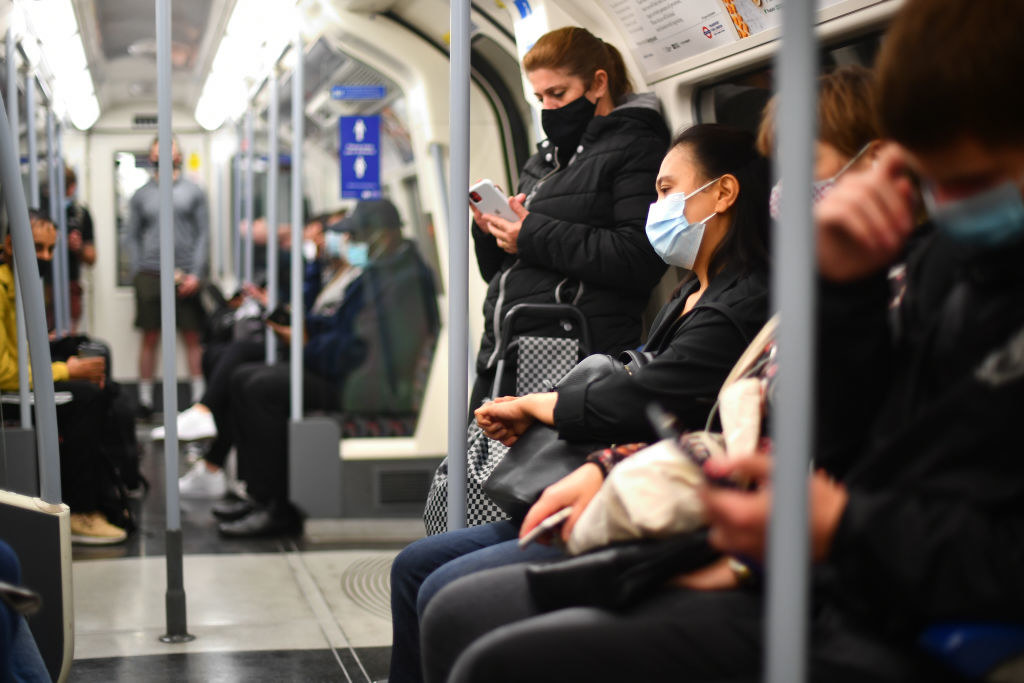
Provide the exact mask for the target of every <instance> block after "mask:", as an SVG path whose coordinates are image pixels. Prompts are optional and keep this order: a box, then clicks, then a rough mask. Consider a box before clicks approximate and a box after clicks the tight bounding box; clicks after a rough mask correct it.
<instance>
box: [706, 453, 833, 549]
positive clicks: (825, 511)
mask: <svg viewBox="0 0 1024 683" xmlns="http://www.w3.org/2000/svg"><path fill="white" fill-rule="evenodd" d="M704 470H705V472H707V474H708V475H709V476H713V477H732V478H736V479H745V480H748V481H751V482H753V483H755V484H756V485H757V488H756V489H755V490H753V491H739V490H735V489H730V488H725V487H716V486H706V487H704V488H702V489H701V498H702V500H703V501H704V505H705V509H706V511H707V517H708V522H709V524H710V526H711V528H710V534H709V536H708V540H709V541H710V543H711V545H713V546H714V547H716V548H718V549H719V550H721V551H723V552H726V553H729V554H731V555H742V556H744V557H750V558H753V559H756V560H758V561H763V560H764V557H765V548H766V546H767V538H768V519H769V515H770V512H771V500H772V493H771V483H770V480H771V472H772V459H771V457H769V456H768V455H767V454H765V453H759V454H757V455H752V456H749V457H744V458H737V459H730V460H718V459H713V460H709V461H708V462H706V463H705V465H704ZM809 486H810V491H809V495H810V519H809V525H810V533H811V558H812V560H814V561H815V562H819V561H821V560H823V559H825V558H826V557H827V556H828V552H829V549H830V548H831V545H832V539H833V538H834V537H835V533H836V528H837V527H838V526H839V520H840V518H841V517H842V515H843V510H845V509H846V501H847V500H848V498H849V494H848V493H847V492H846V488H845V487H844V486H843V485H842V484H840V483H838V482H836V481H835V480H833V479H832V478H831V477H829V476H828V475H826V474H825V473H824V472H822V471H820V470H819V471H816V472H814V474H812V475H811V477H810V482H809Z"/></svg>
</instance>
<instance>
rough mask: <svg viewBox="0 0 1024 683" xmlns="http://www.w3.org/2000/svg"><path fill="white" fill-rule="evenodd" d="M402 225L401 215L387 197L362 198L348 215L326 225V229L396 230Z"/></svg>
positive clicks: (339, 230)
mask: <svg viewBox="0 0 1024 683" xmlns="http://www.w3.org/2000/svg"><path fill="white" fill-rule="evenodd" d="M401 227H402V217H401V216H399V215H398V209H396V208H395V205H394V204H392V203H391V202H389V201H388V200H387V199H364V200H362V201H360V202H359V203H358V204H356V208H355V209H354V210H353V211H352V213H350V214H349V215H347V216H345V217H344V218H342V219H341V220H340V221H338V222H337V223H333V224H332V225H329V226H327V229H328V230H334V231H337V232H365V231H367V230H373V229H375V228H390V229H392V230H398V229H399V228H401Z"/></svg>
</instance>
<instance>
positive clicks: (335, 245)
mask: <svg viewBox="0 0 1024 683" xmlns="http://www.w3.org/2000/svg"><path fill="white" fill-rule="evenodd" d="M341 216H342V217H343V216H344V213H343V212H342V213H341ZM327 218H328V217H327V216H322V217H318V218H315V219H313V220H312V221H310V222H309V223H308V224H306V227H305V229H304V231H303V235H304V238H305V239H304V247H303V248H304V249H305V250H306V251H307V253H306V263H305V275H304V299H305V300H306V301H307V302H308V306H307V310H308V311H309V312H310V313H311V314H313V315H314V316H323V317H330V316H331V315H333V313H334V312H335V311H337V309H338V307H339V306H340V305H341V301H342V299H343V298H344V294H345V291H346V290H347V288H348V286H349V285H350V284H351V283H352V282H353V281H355V279H356V278H357V277H358V276H359V274H360V273H362V269H361V268H359V267H356V266H351V265H350V264H349V262H348V260H347V259H346V254H345V249H344V247H345V244H346V238H345V237H344V236H343V235H342V234H341V233H339V232H331V233H330V234H329V235H328V236H327V237H326V239H325V232H324V221H325V220H327ZM243 292H244V293H245V295H246V296H247V297H248V298H249V299H252V300H254V301H255V305H257V306H259V308H260V309H261V310H264V311H265V309H266V305H267V295H266V291H264V290H261V289H259V288H257V287H255V286H254V285H245V286H244V287H243ZM288 351H289V349H288V346H287V345H284V344H279V345H278V359H279V360H283V359H286V358H288ZM265 354H266V345H265V343H264V340H263V338H262V336H261V337H259V338H258V339H246V338H242V339H236V340H234V341H231V342H228V343H225V344H217V345H213V346H208V347H207V348H206V349H204V352H203V374H204V376H205V377H206V390H205V391H204V393H203V396H202V398H201V399H200V400H199V401H198V402H197V403H194V404H192V405H191V406H190V407H188V408H187V409H185V410H184V411H182V412H181V413H179V414H178V438H179V439H180V440H182V441H199V440H204V439H212V440H213V441H212V442H211V443H210V444H209V446H208V447H207V449H206V451H205V453H204V455H203V457H202V458H201V459H200V460H199V461H197V462H196V463H195V464H194V465H193V466H192V468H191V469H190V470H189V471H188V472H187V473H185V475H183V476H182V477H181V479H180V480H179V481H178V488H179V491H180V492H181V495H182V496H185V497H195V498H220V497H221V496H223V495H224V494H225V493H226V492H227V480H226V477H225V475H224V470H223V467H224V462H225V460H226V459H227V456H228V453H229V451H230V450H231V447H232V446H233V445H234V443H233V441H232V440H231V426H230V415H231V400H232V395H231V391H230V389H231V375H232V373H234V371H235V370H236V369H238V368H239V367H240V366H242V365H244V364H246V363H255V362H258V361H260V360H262V359H264V357H265ZM152 436H153V438H154V439H162V438H163V437H164V428H163V427H156V428H155V429H154V430H153V432H152Z"/></svg>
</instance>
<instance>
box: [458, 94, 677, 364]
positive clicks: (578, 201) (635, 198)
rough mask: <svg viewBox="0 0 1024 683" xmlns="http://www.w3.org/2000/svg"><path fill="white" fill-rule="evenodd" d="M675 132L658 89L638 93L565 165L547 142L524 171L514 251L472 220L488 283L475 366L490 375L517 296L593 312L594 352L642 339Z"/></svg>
mask: <svg viewBox="0 0 1024 683" xmlns="http://www.w3.org/2000/svg"><path fill="white" fill-rule="evenodd" d="M667 147H668V130H667V128H666V127H665V122H664V120H663V119H662V117H661V114H660V112H659V110H658V108H657V100H656V99H655V98H654V97H653V96H652V95H634V96H631V98H630V99H629V100H628V101H627V102H626V103H625V104H623V105H620V106H619V107H617V108H616V109H615V110H614V111H612V112H611V113H610V114H609V115H608V116H597V117H594V119H593V120H592V121H591V122H590V124H589V125H588V126H587V130H586V132H585V133H584V134H583V138H582V140H581V142H580V145H579V147H577V150H576V152H575V154H574V155H573V156H572V158H571V159H570V160H569V161H568V162H567V164H566V165H565V166H564V167H562V165H561V164H560V163H559V162H558V158H559V154H558V151H557V150H556V149H555V148H554V147H553V146H552V145H550V144H549V142H548V141H547V140H545V141H544V142H542V143H541V144H540V145H539V146H538V150H539V151H538V152H537V154H535V155H533V156H532V157H530V159H529V160H528V161H527V162H526V165H525V166H524V167H523V169H522V172H521V173H520V183H519V192H523V193H526V194H527V195H528V199H527V208H528V210H529V211H530V215H529V216H527V217H526V220H525V221H523V226H522V230H521V231H520V233H519V241H518V250H519V253H518V254H517V255H516V256H512V255H510V254H507V253H506V252H504V251H502V250H501V249H500V248H499V247H498V245H497V242H496V241H495V239H494V237H493V236H491V235H489V234H486V233H484V232H483V231H481V230H480V228H479V227H477V226H476V225H475V224H474V226H473V231H472V233H473V241H474V244H475V247H476V256H477V263H478V265H479V267H480V274H481V275H482V276H483V277H484V279H485V280H487V281H488V283H489V287H488V290H487V298H486V300H485V302H484V335H483V339H482V341H481V343H480V351H479V354H478V356H477V372H478V374H479V375H481V376H482V377H483V376H490V374H491V371H492V370H493V368H494V365H495V363H496V362H497V358H496V357H495V348H496V339H497V338H498V336H499V335H500V326H501V320H502V319H503V316H504V314H505V313H506V312H507V311H508V310H509V309H510V308H511V307H512V306H514V305H515V304H517V303H526V302H529V303H555V302H556V301H560V302H562V303H575V304H576V305H577V306H578V307H579V308H580V309H582V311H583V313H584V315H585V316H586V318H587V320H588V322H589V327H590V334H591V339H592V342H593V348H592V349H591V351H592V352H605V353H618V352H619V351H622V350H623V349H626V348H631V347H635V346H637V345H638V344H639V343H640V335H641V314H642V313H643V310H644V307H645V306H646V304H647V299H648V297H649V295H650V291H651V288H652V287H654V285H655V284H657V283H658V281H659V280H660V279H661V276H662V274H663V273H664V272H665V268H666V266H665V263H664V262H663V261H662V260H661V259H660V258H659V257H658V256H657V254H655V253H654V249H653V248H652V247H651V245H650V242H649V241H648V240H647V235H646V232H645V230H644V226H645V223H646V220H647V209H648V207H649V206H650V204H651V202H653V201H654V200H655V199H656V195H655V189H654V181H655V179H656V178H657V175H658V168H659V167H660V165H661V160H662V157H663V156H664V154H665V150H666V149H667ZM532 322H533V324H530V322H529V321H527V324H526V325H524V326H523V327H518V328H517V330H516V331H517V332H520V333H528V334H533V335H539V336H564V332H563V331H562V330H561V329H560V327H559V326H557V324H553V323H552V322H547V321H532Z"/></svg>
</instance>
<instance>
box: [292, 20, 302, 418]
mask: <svg viewBox="0 0 1024 683" xmlns="http://www.w3.org/2000/svg"><path fill="white" fill-rule="evenodd" d="M292 49H293V50H295V56H296V59H295V72H294V73H293V74H292V220H291V222H292V264H291V265H292V273H291V276H292V287H291V290H292V291H291V299H292V301H291V306H292V320H291V327H292V343H291V366H290V369H291V406H292V422H298V421H299V420H301V419H302V338H303V334H304V331H303V323H304V322H305V321H304V320H303V317H302V313H303V311H302V274H303V273H302V228H303V224H302V139H303V138H304V137H305V135H306V130H305V129H306V119H305V84H304V83H303V81H304V80H305V65H304V64H303V59H305V55H304V54H303V50H302V34H301V33H297V34H296V36H295V38H294V41H293V42H292Z"/></svg>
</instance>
